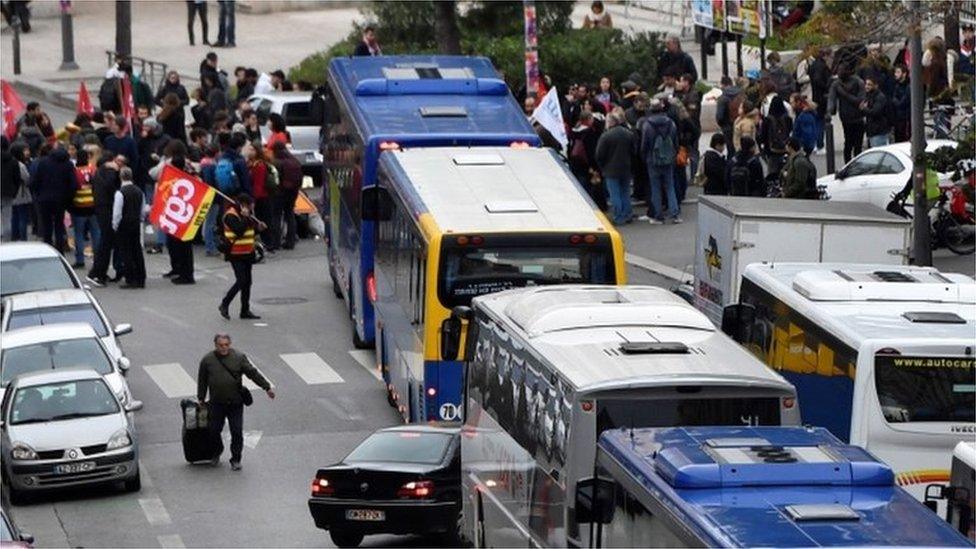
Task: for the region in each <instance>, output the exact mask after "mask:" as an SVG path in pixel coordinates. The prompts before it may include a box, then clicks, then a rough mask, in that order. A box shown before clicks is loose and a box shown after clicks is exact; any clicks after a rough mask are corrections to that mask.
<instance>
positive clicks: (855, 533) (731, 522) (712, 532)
mask: <svg viewBox="0 0 976 549" xmlns="http://www.w3.org/2000/svg"><path fill="white" fill-rule="evenodd" d="M576 519H577V521H578V522H580V523H581V526H583V525H584V524H585V525H588V529H589V533H588V534H589V535H588V536H587V535H584V537H583V540H584V543H586V544H588V546H590V547H662V546H663V547H692V546H694V547H836V546H873V547H894V546H913V547H972V542H971V541H970V540H968V539H966V538H965V537H964V536H962V535H961V534H960V533H959V532H957V531H956V530H955V529H954V528H953V527H952V526H950V525H949V524H948V523H947V522H945V521H944V520H942V519H941V518H939V516H938V515H937V514H935V513H933V512H932V511H931V510H929V509H928V508H926V506H925V505H923V504H922V503H921V502H919V501H917V500H915V499H914V498H913V497H912V496H911V495H909V493H908V492H906V491H905V490H904V489H902V488H900V487H899V486H898V485H897V484H896V483H895V474H894V472H893V471H892V470H891V468H890V467H889V466H887V465H886V464H884V463H882V462H880V461H878V460H877V459H876V458H874V457H873V456H872V455H871V454H869V453H868V452H867V451H865V450H863V449H862V448H860V447H858V446H851V445H848V444H844V443H842V442H841V441H840V440H838V439H837V438H836V437H834V436H833V435H832V434H830V432H829V431H827V430H826V429H823V428H819V427H818V428H812V427H677V428H668V429H653V428H645V429H632V428H621V429H614V430H612V431H605V432H604V433H603V434H602V435H601V437H600V441H599V443H598V447H597V462H596V467H595V469H594V476H593V477H591V478H589V479H585V480H582V481H580V482H578V483H577V492H576Z"/></svg>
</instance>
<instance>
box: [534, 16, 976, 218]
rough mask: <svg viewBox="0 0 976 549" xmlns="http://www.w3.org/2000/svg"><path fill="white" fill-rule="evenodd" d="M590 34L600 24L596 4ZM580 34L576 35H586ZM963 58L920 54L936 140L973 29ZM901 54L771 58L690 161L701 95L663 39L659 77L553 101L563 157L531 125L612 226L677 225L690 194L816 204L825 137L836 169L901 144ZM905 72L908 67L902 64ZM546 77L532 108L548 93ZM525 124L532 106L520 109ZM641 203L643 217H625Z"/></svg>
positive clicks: (966, 41) (724, 95) (726, 104)
mask: <svg viewBox="0 0 976 549" xmlns="http://www.w3.org/2000/svg"><path fill="white" fill-rule="evenodd" d="M592 11H593V13H592V14H587V21H590V19H593V21H590V23H589V25H590V26H594V25H596V24H597V23H595V22H594V21H602V20H603V19H602V18H601V16H600V14H601V13H603V11H602V4H600V3H599V2H594V6H593V9H592ZM585 26H586V24H584V27H585ZM962 34H963V35H962V39H961V44H962V46H961V48H960V52H953V51H947V50H946V47H945V42H944V40H942V39H941V38H933V39H932V40H931V41H929V42H928V44H927V45H926V48H925V52H924V57H923V59H922V65H923V72H922V77H923V80H924V82H923V86H924V90H925V94H926V98H927V109H929V112H930V113H931V114H932V117H933V119H934V121H935V134H936V137H943V138H944V137H946V136H947V132H948V127H949V124H948V118H949V114H950V113H951V112H952V111H951V109H952V107H953V105H954V104H955V103H954V101H955V99H954V94H955V87H954V86H953V78H954V75H955V74H959V73H962V74H966V75H969V77H970V78H971V77H972V75H973V63H972V52H973V46H974V39H973V29H972V27H970V26H966V27H964V28H963V33H962ZM906 55H909V54H908V53H906V50H905V49H904V48H903V49H902V50H901V51H900V52H899V53H898V55H897V56H896V58H895V59H894V60H891V59H889V58H888V57H886V56H885V54H884V53H883V52H882V51H881V49H880V47H877V46H871V47H867V46H862V47H855V46H845V47H842V48H837V49H836V50H832V49H831V48H817V49H813V50H811V51H809V52H807V53H805V54H804V55H801V56H800V57H799V58H798V59H795V60H793V61H792V62H791V63H790V64H789V66H787V65H785V64H783V63H782V62H781V59H780V56H779V54H778V53H776V52H772V53H770V54H769V55H768V56H767V59H766V68H765V70H763V71H762V72H761V73H760V74H759V75H758V77H757V78H753V79H750V78H745V77H740V78H738V79H736V80H733V79H732V78H730V77H728V76H725V77H722V79H721V82H720V85H719V88H720V91H721V95H719V96H718V98H717V100H716V105H715V106H716V109H715V122H716V124H717V126H718V128H719V130H720V131H718V132H716V133H715V134H714V135H712V136H711V138H710V139H709V140H708V147H707V149H706V150H705V151H704V152H702V151H700V150H699V141H700V138H701V136H702V121H701V112H702V108H701V106H702V91H705V90H707V87H700V86H699V85H698V74H697V71H696V69H695V64H694V62H693V60H692V58H691V56H690V55H688V53H686V52H684V51H682V49H681V43H680V41H679V39H678V37H677V36H673V35H672V36H669V37H668V38H667V40H666V42H665V50H664V51H663V52H662V53H661V55H660V58H659V59H658V60H657V65H656V66H657V75H656V77H655V75H651V77H650V78H649V80H650V82H642V77H641V75H639V74H634V75H632V76H631V78H630V79H629V80H628V81H626V82H623V83H621V84H620V85H619V87H618V86H616V85H615V84H614V83H613V82H612V81H611V79H610V78H609V77H603V78H601V80H600V81H599V83H595V84H590V83H576V84H573V85H571V86H569V88H568V90H567V93H566V94H565V95H564V96H562V97H560V98H559V99H560V106H561V108H562V114H563V120H564V122H565V126H566V128H565V129H566V135H567V137H568V145H567V146H566V147H565V149H563V147H562V146H561V144H560V143H559V142H558V140H557V139H556V138H555V137H554V135H553V132H552V131H550V130H551V128H549V129H547V128H545V127H543V125H542V124H539V123H538V121H534V122H535V123H534V127H535V128H536V131H537V133H538V134H539V136H540V139H541V140H542V142H543V144H544V145H545V146H549V147H552V148H554V149H557V150H562V151H564V152H565V154H566V157H567V159H568V162H569V165H570V168H571V170H572V172H573V173H574V174H575V175H576V177H577V179H578V180H579V183H580V185H581V186H582V187H583V188H585V189H586V190H587V192H588V193H589V194H590V196H591V197H592V198H593V200H594V202H595V203H596V204H597V205H598V206H599V207H600V208H601V209H603V210H606V211H608V212H611V213H612V219H613V222H614V223H616V224H623V223H629V222H631V221H633V220H634V219H637V220H640V221H646V222H650V223H651V224H660V223H663V222H666V221H671V222H673V223H680V222H681V221H682V220H681V204H682V202H683V201H684V198H685V195H686V194H687V189H688V186H689V184H695V185H699V186H702V187H703V192H704V193H705V194H719V195H734V196H755V197H785V198H819V192H818V190H817V188H816V179H817V170H816V168H815V166H814V164H813V163H812V162H811V160H810V156H811V155H813V154H825V153H826V150H825V127H826V123H827V122H828V121H831V120H833V121H835V122H834V123H837V122H836V121H839V123H840V124H841V126H842V129H843V136H844V138H843V144H842V146H843V151H844V161H845V162H847V161H849V160H851V158H853V157H854V156H856V155H857V154H860V152H861V151H862V149H863V148H864V147H865V146H867V147H877V146H881V145H886V144H888V143H894V142H901V141H907V140H908V139H909V137H910V135H911V130H912V128H911V116H910V109H911V101H910V93H909V80H908V68H907V66H906V65H907V60H906ZM908 60H910V57H909V59H908ZM551 85H552V84H551V80H550V79H549V78H548V77H547V76H545V75H543V76H542V78H541V87H542V88H543V90H542V91H541V92H540V93H539V97H542V96H543V95H544V91H545V89H548V88H550V87H551ZM524 101H525V103H524V107H525V112H526V115H527V116H529V117H530V119H531V118H532V117H533V112H534V110H535V107H536V105H537V100H536V99H535V98H532V97H528V98H525V100H524ZM632 199H635V200H637V201H643V202H645V203H646V205H647V210H646V212H645V213H643V214H639V215H635V214H634V213H633V212H632Z"/></svg>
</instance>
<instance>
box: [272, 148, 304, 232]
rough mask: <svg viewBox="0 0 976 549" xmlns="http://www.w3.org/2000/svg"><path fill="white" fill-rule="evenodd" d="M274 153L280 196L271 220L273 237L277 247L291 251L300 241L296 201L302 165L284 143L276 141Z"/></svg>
mask: <svg viewBox="0 0 976 549" xmlns="http://www.w3.org/2000/svg"><path fill="white" fill-rule="evenodd" d="M272 153H273V154H274V165H275V167H276V168H278V181H279V184H278V194H276V195H275V197H274V200H275V201H276V202H277V203H278V204H277V207H275V208H274V210H273V212H275V213H274V215H273V216H272V219H271V227H272V231H273V234H276V235H277V236H273V238H275V240H276V242H275V245H277V244H281V247H282V248H284V249H286V250H291V249H293V248H294V247H295V242H296V241H297V240H298V235H297V232H296V220H295V201H296V200H298V191H299V189H301V187H302V165H301V163H299V162H298V159H297V158H295V157H294V156H293V155H292V154H291V151H289V150H288V145H286V144H285V142H284V141H276V142H275V144H274V146H273V147H272ZM282 217H284V221H285V239H284V243H282V242H281V229H280V227H281V218H282Z"/></svg>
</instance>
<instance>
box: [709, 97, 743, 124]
mask: <svg viewBox="0 0 976 549" xmlns="http://www.w3.org/2000/svg"><path fill="white" fill-rule="evenodd" d="M740 93H742V89H741V88H739V87H738V86H729V87H727V88H725V89H723V90H722V95H721V96H720V97H719V98H718V100H717V101H716V102H715V122H716V123H717V124H718V126H719V127H720V128H722V130H723V131H725V130H728V132H729V133H731V132H732V124H733V123H734V122H735V117H736V116H737V113H734V112H732V109H731V108H730V105H731V103H732V100H733V99H735V98H736V97H737V96H738V95H739V94H740Z"/></svg>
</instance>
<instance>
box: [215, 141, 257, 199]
mask: <svg viewBox="0 0 976 549" xmlns="http://www.w3.org/2000/svg"><path fill="white" fill-rule="evenodd" d="M245 143H246V140H245V139H244V136H243V135H241V134H233V135H231V136H230V139H228V141H227V146H226V147H224V149H223V150H222V151H221V153H220V156H219V157H218V158H217V164H216V166H215V167H214V180H215V181H216V182H217V190H219V191H220V192H222V193H223V194H224V195H226V196H237V195H238V194H241V193H246V194H247V195H249V196H250V195H251V194H252V193H253V190H252V186H251V175H250V170H248V167H247V161H246V160H244V157H243V156H241V149H242V148H243V147H244V145H245Z"/></svg>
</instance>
